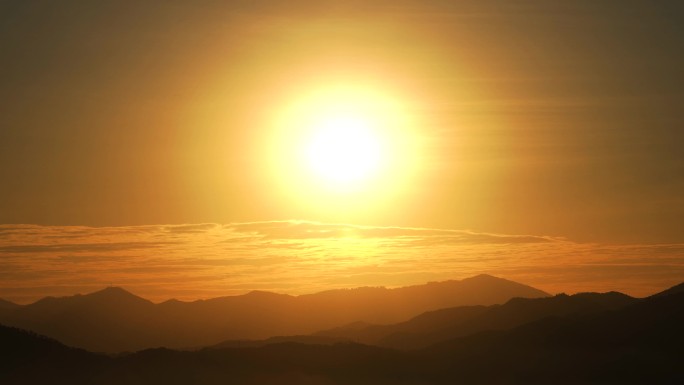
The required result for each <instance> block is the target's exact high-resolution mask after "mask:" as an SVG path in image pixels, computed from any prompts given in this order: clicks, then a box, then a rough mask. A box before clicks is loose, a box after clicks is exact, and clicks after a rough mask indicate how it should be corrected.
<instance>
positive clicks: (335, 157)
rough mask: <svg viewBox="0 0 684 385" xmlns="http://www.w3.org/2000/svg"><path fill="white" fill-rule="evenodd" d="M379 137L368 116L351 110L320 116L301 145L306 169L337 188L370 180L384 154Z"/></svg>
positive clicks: (377, 169)
mask: <svg viewBox="0 0 684 385" xmlns="http://www.w3.org/2000/svg"><path fill="white" fill-rule="evenodd" d="M383 145H384V143H383V138H381V137H380V136H379V133H378V132H377V127H374V124H373V122H372V120H371V119H370V118H368V117H365V116H362V115H360V114H354V113H346V114H343V113H337V114H332V115H329V116H322V117H321V118H320V121H319V122H317V123H315V124H314V130H313V132H312V135H311V137H310V138H309V139H308V143H306V145H305V147H304V151H305V156H306V161H307V163H308V167H309V169H310V170H311V171H312V172H313V174H315V175H316V176H317V177H318V178H320V179H321V180H322V181H324V182H326V183H330V184H333V185H335V186H336V187H337V188H349V187H350V186H352V185H354V184H358V183H363V182H365V181H366V180H367V179H370V178H372V177H374V176H376V175H375V174H376V173H377V172H378V171H379V169H380V166H381V165H382V163H383V162H382V161H383V157H384V155H385V154H384V148H383V147H384V146H383Z"/></svg>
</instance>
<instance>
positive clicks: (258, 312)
mask: <svg viewBox="0 0 684 385" xmlns="http://www.w3.org/2000/svg"><path fill="white" fill-rule="evenodd" d="M548 296H549V294H547V293H545V292H543V291H541V290H537V289H535V288H532V287H530V286H526V285H523V284H520V283H516V282H513V281H509V280H505V279H501V278H496V277H492V276H489V275H479V276H475V277H472V278H468V279H463V280H460V281H445V282H432V283H428V284H424V285H416V286H408V287H402V288H396V289H387V288H383V287H363V288H356V289H346V290H331V291H325V292H320V293H316V294H309V295H300V296H291V295H284V294H276V293H270V292H263V291H253V292H250V293H248V294H245V295H240V296H230V297H220V298H213V299H208V300H199V301H194V302H182V301H177V300H169V301H166V302H162V303H159V304H155V303H152V302H150V301H148V300H146V299H143V298H140V297H137V296H135V295H133V294H131V293H129V292H127V291H125V290H124V289H121V288H117V287H110V288H106V289H104V290H101V291H98V292H95V293H91V294H86V295H75V296H70V297H62V298H54V297H46V298H43V299H41V300H39V301H37V302H35V303H32V304H29V305H14V306H12V305H8V306H0V324H3V325H7V326H14V327H18V328H21V329H26V330H31V331H33V332H36V333H39V334H42V335H46V336H49V337H51V338H55V339H57V340H59V341H61V342H63V343H65V344H67V345H69V346H74V347H79V348H83V349H87V350H90V351H100V352H109V353H114V352H124V351H137V350H141V349H146V348H152V347H160V346H163V347H167V348H188V347H198V346H206V345H213V344H216V343H218V342H220V341H225V340H251V339H265V338H269V337H273V336H279V335H298V334H311V333H314V332H316V331H320V330H324V329H330V328H334V327H337V326H340V325H344V324H348V323H352V322H366V323H373V324H391V323H397V322H401V321H405V320H407V319H409V318H410V317H413V316H415V315H417V314H420V313H423V312H426V311H431V310H436V309H442V308H448V307H454V306H466V305H492V304H499V303H503V302H506V301H508V300H509V299H511V298H515V297H526V298H539V297H548Z"/></svg>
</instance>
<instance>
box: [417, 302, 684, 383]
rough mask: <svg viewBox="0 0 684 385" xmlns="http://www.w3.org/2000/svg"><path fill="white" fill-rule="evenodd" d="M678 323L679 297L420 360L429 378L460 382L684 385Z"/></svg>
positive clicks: (543, 323)
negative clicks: (665, 384)
mask: <svg viewBox="0 0 684 385" xmlns="http://www.w3.org/2000/svg"><path fill="white" fill-rule="evenodd" d="M682 325H684V293H679V294H673V295H668V296H662V297H652V298H648V299H645V300H639V301H637V302H636V303H634V304H632V305H629V306H625V307H623V308H621V309H618V310H613V311H603V312H599V313H592V314H588V315H582V316H567V317H552V318H546V319H543V320H540V321H536V322H532V323H528V324H525V325H523V326H520V327H518V328H515V329H513V330H509V331H500V332H486V333H480V334H476V335H471V336H468V337H464V338H460V339H455V340H452V341H449V342H445V343H442V344H440V345H436V346H434V347H431V348H429V349H427V350H425V351H423V352H421V357H422V359H423V360H425V361H424V363H425V365H426V366H427V367H428V369H426V370H427V371H429V372H430V373H432V374H431V376H432V378H434V379H446V378H449V379H453V378H459V379H461V380H463V381H465V382H468V383H492V382H502V383H540V384H543V383H568V384H570V383H572V384H586V383H611V384H613V383H614V384H624V383H632V384H646V383H658V384H662V383H667V384H675V383H684V382H683V381H684V371H682V370H681V365H682V362H684V350H683V349H682V346H684V329H683V328H682ZM491 368H496V371H491V370H490V369H491Z"/></svg>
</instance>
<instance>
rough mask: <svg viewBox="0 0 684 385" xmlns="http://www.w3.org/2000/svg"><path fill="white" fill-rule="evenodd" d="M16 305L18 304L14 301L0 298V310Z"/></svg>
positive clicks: (12, 307)
mask: <svg viewBox="0 0 684 385" xmlns="http://www.w3.org/2000/svg"><path fill="white" fill-rule="evenodd" d="M17 306H19V305H17V304H16V303H14V302H10V301H6V300H4V299H2V298H0V310H4V309H14V308H15V307H17Z"/></svg>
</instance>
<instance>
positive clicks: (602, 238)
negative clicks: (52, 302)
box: [0, 0, 684, 302]
mask: <svg viewBox="0 0 684 385" xmlns="http://www.w3.org/2000/svg"><path fill="white" fill-rule="evenodd" d="M683 29H684V6H683V5H682V4H681V2H678V1H605V0H598V1H572V2H568V1H533V0H529V1H502V0H501V1H494V0H485V1H437V0H432V1H408V0H397V1H332V0H324V1H308V0H307V1H305V0H296V1H288V2H281V1H274V0H257V1H210V0H199V1H193V2H188V1H176V0H171V1H146V2H137V1H110V0H103V1H98V2H92V1H75V0H65V1H60V2H51V1H32V0H29V1H15V0H10V1H8V0H0V36H2V38H0V84H2V87H0V181H2V188H0V223H1V224H3V225H1V226H0V276H1V277H2V279H1V280H0V297H2V298H6V299H10V300H14V301H17V302H28V301H32V300H35V299H37V298H40V297H41V296H44V295H56V294H59V295H67V294H73V293H76V292H86V291H88V290H95V289H97V288H100V287H102V286H104V285H108V284H116V285H122V286H124V287H131V288H133V289H135V290H136V292H137V293H139V294H141V295H146V296H148V297H150V298H154V299H158V300H162V299H164V298H169V297H179V298H184V299H193V298H206V297H208V296H218V295H227V294H239V293H243V292H246V291H249V290H251V289H263V290H273V291H278V292H287V293H305V292H313V291H317V290H324V289H328V288H334V287H352V286H364V285H370V286H398V285H408V284H417V283H423V282H427V281H429V280H444V279H460V278H465V277H467V276H469V275H474V274H478V273H481V272H488V273H492V274H495V275H498V276H502V277H505V278H510V279H514V280H519V281H521V282H523V283H527V284H531V285H534V286H536V287H538V288H540V289H542V290H546V291H549V292H561V291H565V292H575V291H587V290H622V291H625V292H627V293H630V294H633V295H647V294H651V293H653V292H655V291H657V290H658V289H662V288H665V287H667V286H668V285H674V284H676V283H679V282H681V281H682V280H684V279H683V278H684V274H682V270H683V269H684V252H683V251H682V250H683V249H684V194H683V192H684V151H682V150H681V149H682V148H684V129H683V128H682V127H684V76H682V75H683V74H682V68H684V30H683ZM340 105H342V106H343V108H341V110H343V112H345V113H347V114H349V111H351V110H353V111H354V112H355V113H358V112H359V111H361V112H360V115H358V114H357V115H354V116H352V118H354V119H356V117H358V116H362V117H364V119H365V120H364V122H363V124H362V126H363V125H364V124H367V125H371V126H374V127H375V128H377V132H379V134H378V135H379V136H378V138H379V139H378V143H379V145H381V146H385V147H383V148H387V149H388V150H387V151H386V152H384V153H383V154H384V155H383V156H382V157H381V159H380V162H379V163H378V165H377V167H376V169H377V170H375V171H374V174H373V173H371V174H369V175H367V176H366V177H365V178H361V179H360V181H356V182H354V184H349V185H345V186H344V188H342V187H340V185H339V184H334V183H331V182H330V181H329V180H325V177H321V176H320V175H318V176H315V175H314V174H312V173H311V170H310V169H308V168H307V167H308V166H311V165H310V164H309V165H308V166H307V164H304V163H302V162H300V161H299V157H300V153H301V152H302V151H303V150H302V148H303V147H302V145H301V143H304V142H306V143H308V142H307V140H309V139H310V138H309V139H307V138H308V137H309V136H311V135H312V134H311V133H310V132H309V131H307V130H309V128H310V127H309V126H311V127H313V126H315V125H316V123H315V122H317V121H319V120H321V121H323V123H324V124H323V125H325V124H327V123H326V122H328V121H326V119H330V116H329V115H331V114H332V113H331V112H330V111H331V110H335V111H338V110H340V108H338V107H339V106H340ZM350 106H351V107H350ZM338 112H339V111H338ZM326 114H327V115H326ZM333 115H334V114H333ZM348 118H349V116H347V117H346V118H345V119H347V121H348V120H350V119H348ZM351 120H353V119H351ZM362 120H363V119H362ZM339 121H340V120H339V119H338V120H337V121H335V122H337V123H339ZM328 123H329V122H328ZM337 123H335V124H337ZM364 127H365V126H364ZM307 135H308V136H307ZM333 141H334V140H333ZM309 142H310V140H309ZM371 144H372V143H371ZM319 152H323V153H329V152H330V151H328V149H326V148H323V151H319ZM317 161H318V163H321V158H319V159H314V160H313V161H311V160H309V163H316V162H317ZM351 162H352V160H351V159H349V160H346V163H345V164H349V163H351ZM366 163H370V161H367V162H366ZM362 166H363V165H362ZM366 166H367V165H366ZM309 168H311V167H309ZM327 176H330V175H327ZM311 234H317V235H316V236H311ZM321 234H323V235H321Z"/></svg>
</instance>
